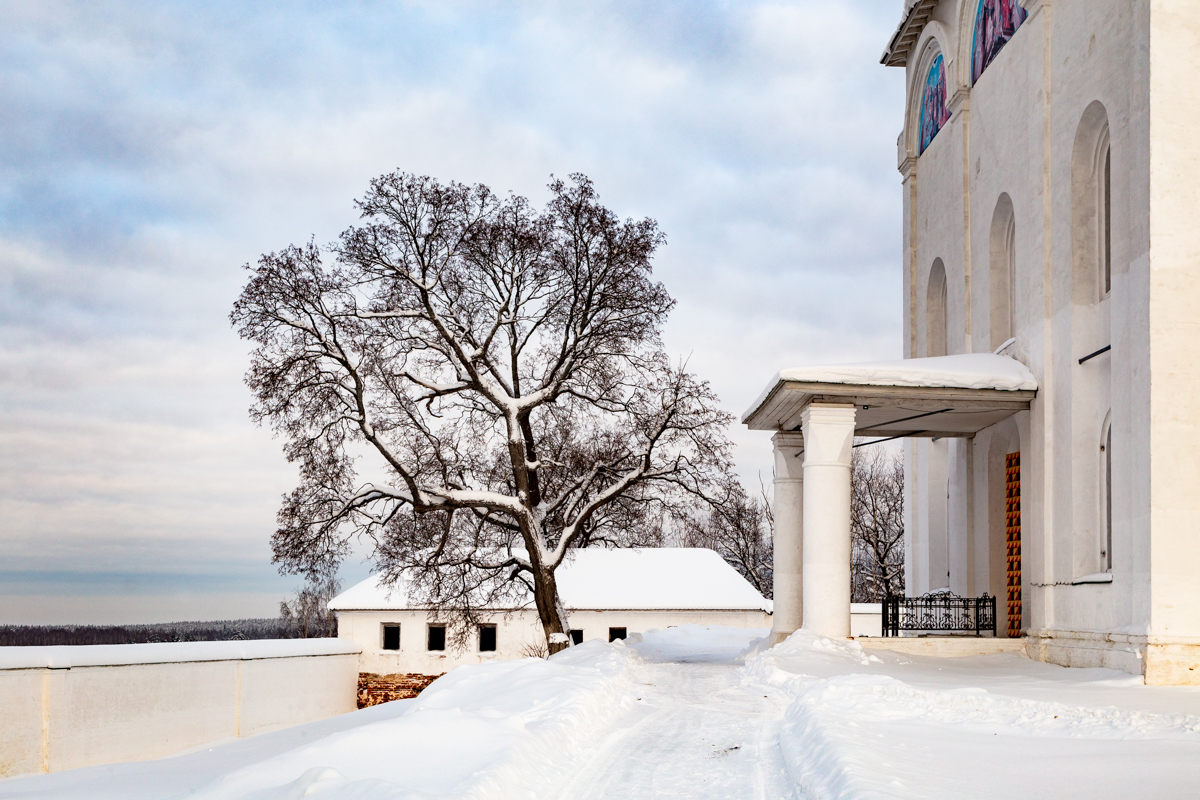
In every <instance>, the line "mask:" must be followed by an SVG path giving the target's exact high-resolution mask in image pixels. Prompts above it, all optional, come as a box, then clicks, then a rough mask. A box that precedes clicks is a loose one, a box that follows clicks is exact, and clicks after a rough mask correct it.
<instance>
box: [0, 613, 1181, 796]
mask: <svg viewBox="0 0 1200 800" xmlns="http://www.w3.org/2000/svg"><path fill="white" fill-rule="evenodd" d="M765 633H766V632H765V631H744V630H737V629H729V628H699V627H696V626H683V627H680V628H672V629H670V630H668V631H650V632H647V633H645V634H642V635H640V636H633V637H631V639H630V641H629V642H627V643H626V644H624V645H622V644H616V645H608V644H604V643H601V642H588V643H586V644H585V645H582V646H580V647H576V648H572V649H571V650H569V651H567V652H564V653H561V654H559V655H558V656H555V657H554V658H552V659H549V660H537V659H526V660H521V661H508V662H500V663H489V664H481V665H473V666H466V667H460V668H458V669H456V670H454V671H452V672H451V673H450V674H448V675H446V676H445V677H444V678H441V679H440V680H438V681H436V682H435V683H434V684H433V685H432V686H430V688H429V689H427V690H426V691H425V692H424V693H423V694H422V695H421V697H419V698H418V699H416V700H404V701H397V702H394V703H388V704H385V705H381V706H376V707H373V708H369V709H364V710H362V711H358V712H355V713H352V714H346V715H344V716H342V717H337V718H334V719H330V720H325V721H323V722H319V723H315V724H311V725H303V726H299V727H296V728H291V729H288V730H284V731H277V732H274V733H269V734H264V735H260V736H255V737H251V738H248V739H243V740H237V741H231V742H226V743H221V744H218V745H214V746H212V747H208V748H203V749H200V750H197V751H194V752H191V753H187V754H183V755H179V756H175V757H172V758H166V759H160V760H157V761H146V762H140V763H134V764H119V765H112V766H106V767H92V768H88V769H82V770H74V771H71V772H63V773H57V774H53V775H46V776H37V777H29V778H16V779H10V780H7V781H0V798H16V797H38V798H129V799H130V800H150V799H151V798H154V799H157V798H174V797H201V798H257V799H259V800H282V799H283V798H298V797H316V798H373V799H375V798H378V799H383V798H406V799H407V800H416V799H417V798H421V799H422V800H432V798H481V799H482V798H544V799H546V800H549V799H550V798H561V799H562V800H567V798H570V799H571V800H586V798H600V797H605V798H622V799H623V800H624V799H629V800H636V799H637V798H643V797H644V798H649V797H656V798H671V797H679V798H685V797H686V798H698V799H700V800H704V798H730V797H738V798H786V797H795V798H804V797H822V798H825V797H829V798H860V797H861V798H943V797H945V798H960V797H961V798H1039V797H1046V798H1051V797H1053V798H1061V797H1088V798H1109V797H1112V798H1117V797H1155V798H1157V797H1195V796H1200V689H1197V688H1191V687H1146V686H1142V685H1141V683H1140V681H1139V680H1138V679H1137V678H1133V677H1130V676H1127V675H1124V674H1122V673H1117V672H1112V671H1107V670H1067V669H1063V668H1061V667H1055V666H1052V665H1048V664H1041V663H1038V662H1033V661H1029V660H1028V659H1024V658H1022V657H1020V656H1016V655H999V656H986V657H978V658H962V659H933V658H920V657H914V656H907V655H901V654H897V653H892V652H888V651H882V650H869V651H864V650H862V649H861V648H860V647H858V646H857V645H856V644H854V643H852V642H850V643H838V642H830V641H828V640H824V639H820V638H818V637H813V636H811V635H808V634H806V633H804V632H801V633H798V634H796V635H795V636H793V637H792V638H790V639H789V640H788V641H787V642H785V643H784V644H782V645H781V646H779V647H776V648H774V649H772V650H767V651H764V652H755V651H756V650H758V649H761V643H758V646H757V647H755V645H756V642H755V639H756V638H757V637H760V636H762V635H764V634H765Z"/></svg>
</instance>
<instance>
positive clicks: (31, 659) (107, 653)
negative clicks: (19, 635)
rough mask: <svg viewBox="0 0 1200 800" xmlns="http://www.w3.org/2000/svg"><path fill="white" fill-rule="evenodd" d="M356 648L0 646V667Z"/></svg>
mask: <svg viewBox="0 0 1200 800" xmlns="http://www.w3.org/2000/svg"><path fill="white" fill-rule="evenodd" d="M359 652H362V648H361V647H359V646H358V645H357V644H355V643H354V642H351V641H348V640H346V639H252V640H245V641H236V642H161V643H154V644H89V645H61V646H52V647H0V669H45V668H47V667H49V668H51V669H68V668H70V667H115V666H122V665H126V664H174V663H183V662H191V661H239V660H243V659H259V658H295V657H297V656H332V655H349V654H353V653H359Z"/></svg>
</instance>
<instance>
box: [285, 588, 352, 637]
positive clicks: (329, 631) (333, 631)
mask: <svg viewBox="0 0 1200 800" xmlns="http://www.w3.org/2000/svg"><path fill="white" fill-rule="evenodd" d="M341 588H342V584H341V581H338V580H337V579H335V578H332V577H327V576H322V577H320V578H318V579H316V580H311V581H309V582H308V583H307V584H306V585H305V586H303V587H301V588H299V589H297V590H296V594H295V596H294V597H293V598H292V599H291V600H284V601H282V602H281V603H280V604H279V622H280V627H281V628H283V629H284V630H286V631H289V632H294V633H293V635H294V636H295V637H296V638H298V639H317V638H321V637H326V636H329V637H332V636H337V615H336V614H335V613H334V612H333V611H330V609H329V601H330V600H332V599H333V598H334V597H336V596H337V593H338V592H339V591H341Z"/></svg>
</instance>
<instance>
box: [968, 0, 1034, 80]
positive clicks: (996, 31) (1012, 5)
mask: <svg viewBox="0 0 1200 800" xmlns="http://www.w3.org/2000/svg"><path fill="white" fill-rule="evenodd" d="M1028 16H1029V12H1028V11H1026V10H1025V9H1023V8H1021V5H1020V4H1019V3H1018V2H1017V0H979V10H978V11H977V12H976V14H975V37H974V39H973V41H972V42H971V85H972V86H974V85H975V81H977V80H979V76H980V75H982V74H983V71H984V70H985V69H987V66H988V64H991V63H992V59H994V58H995V57H996V54H997V53H999V52H1000V51H1001V50H1002V49H1003V48H1004V45H1006V44H1008V40H1009V39H1011V38H1012V37H1013V34H1014V33H1016V32H1017V28H1019V27H1021V23H1022V22H1024V21H1025V18H1026V17H1028Z"/></svg>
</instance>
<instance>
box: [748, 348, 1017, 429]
mask: <svg viewBox="0 0 1200 800" xmlns="http://www.w3.org/2000/svg"><path fill="white" fill-rule="evenodd" d="M1036 395H1037V382H1036V381H1035V379H1034V377H1033V375H1032V374H1031V373H1030V372H1029V370H1028V369H1027V368H1026V367H1025V366H1024V365H1023V364H1021V363H1020V362H1017V361H1015V360H1014V359H1011V358H1008V357H1007V356H997V355H988V354H972V355H962V356H948V357H941V358H913V359H905V360H903V361H894V362H878V363H872V364H857V365H856V364H849V365H841V366H833V367H809V368H798V369H789V370H784V371H782V372H781V373H779V374H778V375H776V376H775V378H774V379H773V381H772V383H771V384H770V385H768V387H767V389H766V391H764V392H763V394H762V395H761V396H760V397H759V399H758V401H757V402H756V403H755V405H754V406H752V407H751V408H750V410H749V411H747V412H746V413H745V414H744V415H743V417H742V421H743V422H744V423H745V424H746V426H747V427H749V428H750V429H751V430H769V431H778V430H783V431H792V430H799V428H800V412H801V411H802V410H803V409H804V407H805V406H806V405H808V404H809V403H836V404H843V405H853V406H854V407H855V410H856V412H857V413H856V415H855V434H856V435H861V436H879V437H888V436H922V437H935V436H936V437H956V436H957V437H961V436H970V435H972V434H974V433H976V432H977V431H980V430H982V429H984V428H987V427H989V426H991V425H995V424H996V423H997V422H1000V421H1001V420H1003V419H1005V418H1006V417H1009V416H1011V415H1013V414H1015V413H1016V412H1018V411H1023V410H1026V409H1028V408H1029V404H1030V402H1031V401H1032V400H1033V398H1034V397H1035V396H1036Z"/></svg>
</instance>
